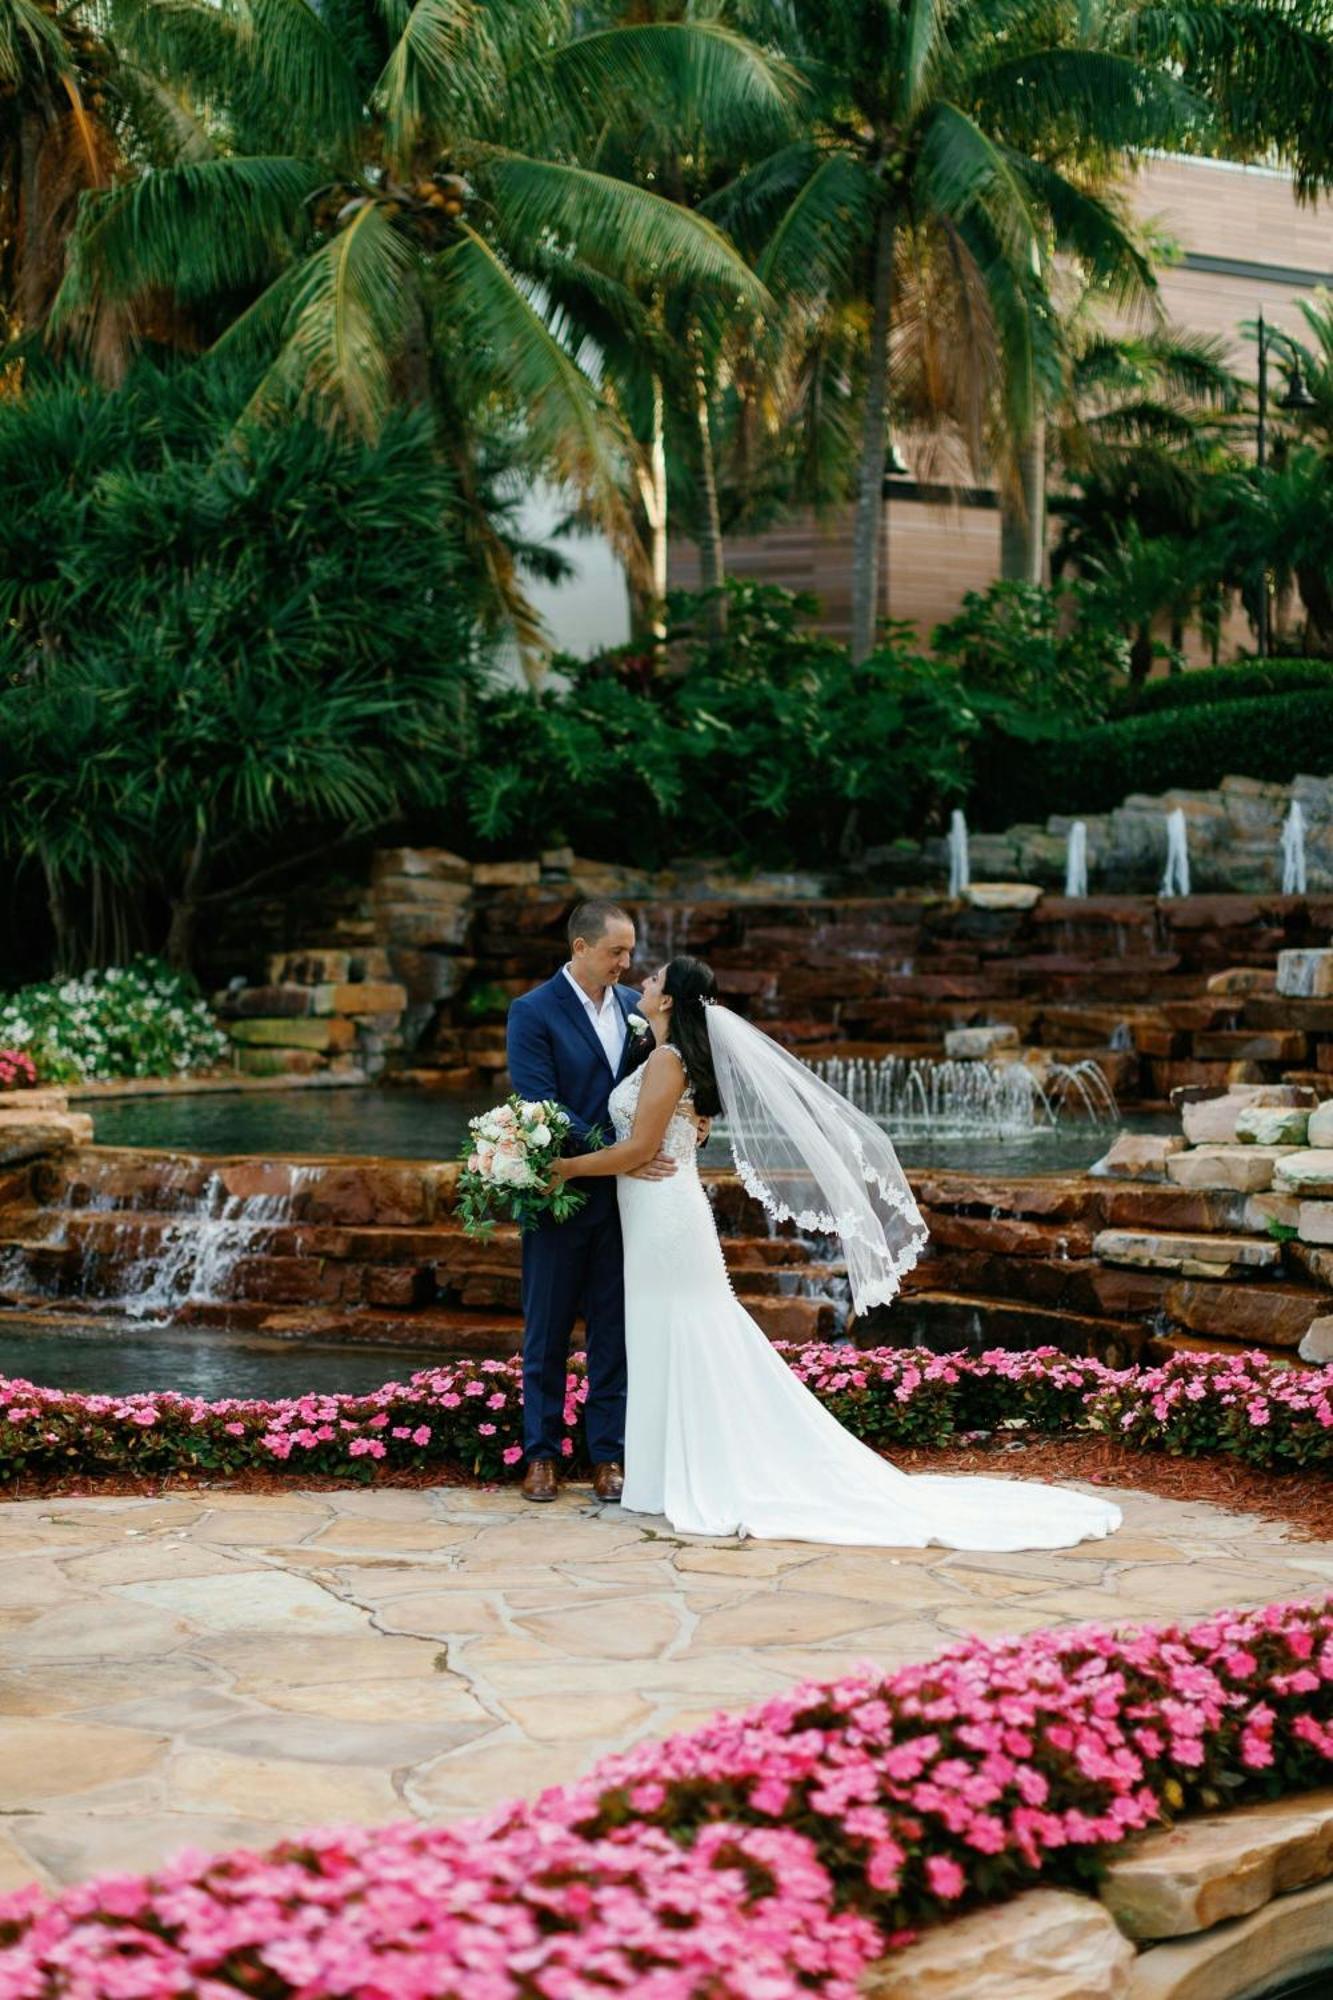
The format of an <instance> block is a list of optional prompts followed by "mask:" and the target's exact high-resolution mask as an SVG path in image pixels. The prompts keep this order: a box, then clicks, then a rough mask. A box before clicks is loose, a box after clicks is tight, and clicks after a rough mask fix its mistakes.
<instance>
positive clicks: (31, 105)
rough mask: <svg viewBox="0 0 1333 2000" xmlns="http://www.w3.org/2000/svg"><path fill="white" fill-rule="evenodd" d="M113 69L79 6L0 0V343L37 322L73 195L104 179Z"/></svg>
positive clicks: (108, 164) (56, 275)
mask: <svg viewBox="0 0 1333 2000" xmlns="http://www.w3.org/2000/svg"><path fill="white" fill-rule="evenodd" d="M111 68H112V62H111V58H110V53H109V51H108V49H107V48H106V45H105V43H104V42H101V41H100V40H99V39H98V38H97V37H96V35H95V34H94V33H93V32H91V30H90V28H89V25H88V21H87V16H86V12H85V10H82V9H80V8H78V7H77V6H76V7H70V8H64V7H56V6H52V5H44V4H43V0H0V347H2V346H5V345H8V344H9V343H11V342H13V341H14V340H15V339H17V338H18V337H20V336H21V335H22V334H24V333H25V332H27V331H29V330H30V329H31V328H33V327H35V326H39V325H40V324H41V322H42V321H43V320H44V319H45V317H46V315H47V313H48V311H49V310H50V306H51V301H52V299H53V298H54V297H55V294H56V290H57V288H58V286H59V284H60V280H61V278H62V277H63V275H64V244H65V239H66V237H67V236H68V234H69V231H70V229H71V228H72V226H73V223H74V217H75V213H76V210H77V207H78V202H79V198H80V196H81V195H82V194H83V193H85V192H86V191H87V190H90V189H96V188H104V187H106V186H107V185H108V184H109V182H110V179H111V174H112V171H113V168H114V166H115V164H116V161H117V154H118V147H117V142H116V137H115V134H114V131H113V130H112V127H111V123H110V113H109V107H108V103H107V95H106V92H107V79H108V73H109V71H110V70H111Z"/></svg>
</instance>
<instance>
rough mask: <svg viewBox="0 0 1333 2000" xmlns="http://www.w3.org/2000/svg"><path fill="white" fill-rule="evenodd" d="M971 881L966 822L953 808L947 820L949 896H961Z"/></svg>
mask: <svg viewBox="0 0 1333 2000" xmlns="http://www.w3.org/2000/svg"><path fill="white" fill-rule="evenodd" d="M971 879H972V877H971V872H970V868H969V864H968V855H967V821H966V820H965V819H964V817H963V815H962V813H961V812H960V811H959V810H958V808H957V807H956V806H955V808H954V810H953V812H952V814H951V815H950V818H949V894H950V895H951V896H961V895H962V894H963V893H964V891H965V890H966V889H967V887H968V885H969V884H970V882H971Z"/></svg>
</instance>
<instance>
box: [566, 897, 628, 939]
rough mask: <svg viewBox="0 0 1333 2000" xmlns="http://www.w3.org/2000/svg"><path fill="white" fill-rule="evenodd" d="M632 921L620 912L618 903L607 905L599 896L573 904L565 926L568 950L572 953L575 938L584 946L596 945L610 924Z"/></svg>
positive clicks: (625, 912)
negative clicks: (580, 939) (581, 941)
mask: <svg viewBox="0 0 1333 2000" xmlns="http://www.w3.org/2000/svg"><path fill="white" fill-rule="evenodd" d="M633 921H634V919H633V917H631V915H630V913H629V911H628V910H622V909H621V907H620V905H619V903H608V902H607V901H606V900H605V899H604V898H603V897H600V896H592V897H590V898H589V899H588V901H587V902H586V903H575V905H574V907H573V909H572V910H571V911H570V913H569V922H568V924H566V926H565V935H566V936H567V937H568V939H569V948H570V950H571V951H573V949H574V940H575V938H582V939H583V941H584V943H585V944H596V942H597V940H598V938H600V937H605V935H606V932H607V929H608V927H609V926H610V925H611V924H616V923H622V924H632V923H633Z"/></svg>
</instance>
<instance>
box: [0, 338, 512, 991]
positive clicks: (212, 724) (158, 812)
mask: <svg viewBox="0 0 1333 2000" xmlns="http://www.w3.org/2000/svg"><path fill="white" fill-rule="evenodd" d="M244 396H245V385H244V383H243V382H241V383H237V382H236V381H235V380H230V379H228V378H226V377H225V376H224V377H219V376H216V375H214V374H213V373H211V372H207V373H206V372H202V371H200V370H198V369H193V370H185V371H183V372H182V371H172V372H170V373H167V374H164V373H162V372H160V371H158V370H156V369H152V368H148V367H143V368H142V369H141V370H140V371H138V372H137V373H136V374H135V375H134V376H132V377H131V379H130V381H129V383H128V384H127V386H126V387H125V388H124V389H122V390H119V391H113V392H110V393H107V392H103V391H98V390H95V389H92V388H90V387H89V386H88V384H87V383H86V382H83V381H81V380H80V379H79V378H77V377H73V376H69V375H62V376H60V377H58V378H57V379H55V380H54V381H52V382H51V383H50V384H49V385H48V386H47V387H45V388H43V389H38V388H35V387H34V388H32V389H31V390H30V391H29V393H27V394H26V395H25V396H24V397H23V398H22V400H21V401H17V402H11V403H3V402H0V484H3V485H4V487H5V489H6V491H7V492H8V494H9V495H10V497H11V500H12V502H13V504H12V505H11V506H10V507H8V508H6V509H5V510H4V514H3V519H0V615H3V619H4V625H3V631H2V633H0V847H3V848H4V849H5V850H6V851H7V852H8V853H9V854H10V855H11V856H13V857H16V858H19V857H21V858H24V859H29V860H32V861H35V862H37V863H38V864H39V865H40V866H41V868H42V869H43V871H44V874H45V878H46V882H47V887H48V897H49V903H50V908H51V914H52V921H53V927H54V930H55V941H56V955H57V963H58V964H59V965H61V966H63V967H70V966H74V965H79V964H86V963H90V962H98V961H100V962H115V961H117V960H121V959H123V958H124V957H125V955H126V952H127V950H129V949H132V948H133V947H134V946H135V945H136V944H138V943H140V942H141V941H144V940H145V926H146V925H148V924H151V923H152V922H153V921H154V915H155V912H156V911H158V910H160V911H162V913H163V917H164V920H165V921H166V935H165V939H163V938H161V936H160V935H159V936H158V937H157V938H153V937H152V935H151V933H148V934H147V935H148V941H152V942H155V943H156V942H161V943H164V944H165V948H166V950H167V953H168V955H169V956H170V957H171V959H172V960H173V962H175V963H177V964H183V963H186V962H187V961H188V959H189V955H190V949H191V941H192V934H193V929H194V925H195V921H196V919H197V916H198V913H199V911H200V910H201V909H202V908H205V907H207V906H208V905H209V904H210V903H213V902H216V901H218V900H220V899H221V898H223V897H225V896H227V895H229V894H230V893H232V892H233V891H234V889H235V886H236V884H237V881H238V878H245V879H254V878H256V877H259V878H261V879H262V877H263V876H264V875H265V874H266V873H268V872H270V871H271V870H273V869H274V868H281V867H284V866H287V865H290V863H291V862H292V861H293V860H294V859H296V858H299V856H300V854H301V852H302V850H303V849H314V850H318V849H320V848H321V847H322V846H324V845H326V844H327V843H328V842H329V841H330V840H331V839H332V840H337V839H339V838H343V837H346V836H348V835H349V834H352V833H355V832H357V831H358V830H361V831H363V830H365V829H368V828H371V827H374V826H377V825H379V824H382V823H383V822H385V821H386V820H390V819H392V818H394V817H395V816H396V815H397V814H398V813H400V812H401V811H402V810H403V809H404V808H405V807H406V806H407V805H409V804H411V803H414V802H422V801H425V802H431V803H438V802H439V801H440V800H441V799H442V798H444V797H445V796H446V795H447V793H448V790H449V788H450V786H451V784H452V782H453V781H454V778H455V776H456V773H457V772H458V770H459V768H460V766H461V764H462V762H463V760H464V759H465V757H466V755H467V745H468V733H469V728H470V722H469V715H470V708H469V704H470V701H471V698H472V694H473V691H474V690H475V688H476V686H477V685H478V681H479V677H480V673H481V662H480V660H479V658H478V656H477V653H476V649H475V640H474V636H473V620H472V615H471V601H470V598H469V592H468V580H467V576H466V572H465V571H463V569H462V567H461V564H460V562H459V560H458V557H457V553H456V550H455V549H454V547H453V545H452V544H451V542H450V539H449V537H448V534H447V529H446V522H447V519H448V515H449V510H450V504H451V489H450V484H449V481H448V478H447V475H446V474H445V472H444V471H443V469H442V467H441V465H440V463H439V460H438V457H437V456H436V454H435V451H434V449H433V444H432V440H431V437H430V434H429V425H428V423H427V422H426V420H425V419H424V417H422V416H421V415H420V414H417V415H411V416H401V417H394V418H392V419H391V420H389V421H387V422H386V423H385V425H384V426H383V428H382V429H381V431H380V433H379V436H378V437H377V438H376V439H375V440H374V441H361V440H357V439H350V438H345V437H339V436H336V435H333V434H330V433H329V432H327V431H326V430H324V429H323V428H322V427H321V426H319V425H317V424H316V423H314V422H313V421H312V420H310V419H298V420H293V421H291V422H290V423H287V424H285V425H281V426H276V427H274V426H270V425H267V424H264V423H261V422H257V421H253V420H248V419H245V420H240V421H238V418H239V417H240V406H241V404H242V403H243V401H244ZM275 850H276V851H275Z"/></svg>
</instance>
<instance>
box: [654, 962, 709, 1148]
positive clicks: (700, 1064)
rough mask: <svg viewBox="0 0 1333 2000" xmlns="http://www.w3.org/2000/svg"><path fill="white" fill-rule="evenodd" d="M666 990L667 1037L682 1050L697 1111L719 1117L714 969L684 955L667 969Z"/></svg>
mask: <svg viewBox="0 0 1333 2000" xmlns="http://www.w3.org/2000/svg"><path fill="white" fill-rule="evenodd" d="M662 991H663V992H664V993H665V994H667V995H669V997H670V1000H671V1012H670V1013H669V1014H668V1015H667V1031H666V1038H667V1040H668V1041H669V1042H670V1043H671V1045H672V1047H673V1048H675V1049H678V1050H679V1051H680V1054H681V1057H682V1059H683V1061H684V1064H685V1074H686V1076H687V1077H688V1078H689V1083H690V1089H691V1090H692V1091H693V1092H694V1108H695V1110H696V1111H697V1112H698V1113H699V1115H700V1117H701V1118H716V1117H717V1115H718V1113H719V1112H720V1111H721V1109H722V1099H721V1098H720V1097H719V1096H718V1092H717V1077H716V1076H715V1075H714V1073H713V1050H712V1045H711V1044H710V1042H709V1039H708V1005H707V1003H708V1002H709V1001H711V1000H716V998H717V981H716V979H714V977H713V968H712V967H711V966H710V965H705V964H704V961H703V960H702V959H701V958H689V957H687V956H685V955H684V954H682V955H681V956H680V957H678V958H673V959H672V960H671V962H670V964H669V965H668V966H667V968H666V978H665V979H664V980H663V982H662Z"/></svg>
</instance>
